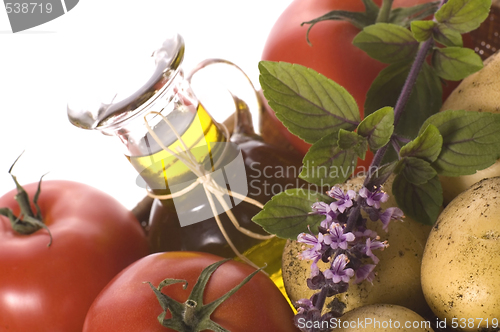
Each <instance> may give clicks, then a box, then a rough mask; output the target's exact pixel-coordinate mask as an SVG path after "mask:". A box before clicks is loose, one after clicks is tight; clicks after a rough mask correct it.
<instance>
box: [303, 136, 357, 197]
mask: <svg viewBox="0 0 500 332" xmlns="http://www.w3.org/2000/svg"><path fill="white" fill-rule="evenodd" d="M337 140H338V133H331V134H329V135H326V136H325V137H323V138H322V139H320V140H319V141H317V142H316V143H314V144H313V145H312V146H311V147H310V148H309V151H307V153H306V155H305V156H304V160H303V161H302V163H303V167H302V172H301V173H300V175H299V177H300V178H302V179H304V180H306V181H307V182H310V183H314V184H316V185H319V186H320V187H323V186H325V185H328V186H329V187H332V186H333V185H335V184H338V183H343V182H344V181H345V180H347V178H349V176H351V174H352V173H353V172H354V169H355V167H356V152H355V151H354V150H353V149H347V150H342V149H341V148H340V147H339V146H338V145H337Z"/></svg>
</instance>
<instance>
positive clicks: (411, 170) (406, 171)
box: [398, 157, 437, 184]
mask: <svg viewBox="0 0 500 332" xmlns="http://www.w3.org/2000/svg"><path fill="white" fill-rule="evenodd" d="M399 164H400V165H398V168H400V170H399V173H401V174H403V176H404V177H405V179H406V180H407V181H408V182H410V183H411V184H424V183H426V182H427V181H429V180H431V179H432V178H434V177H435V176H436V175H437V172H436V170H435V169H434V168H432V166H431V164H430V163H429V162H427V161H425V160H423V159H420V158H415V157H406V158H403V159H401V160H400V162H399Z"/></svg>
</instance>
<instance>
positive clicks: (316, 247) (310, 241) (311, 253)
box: [297, 233, 324, 277]
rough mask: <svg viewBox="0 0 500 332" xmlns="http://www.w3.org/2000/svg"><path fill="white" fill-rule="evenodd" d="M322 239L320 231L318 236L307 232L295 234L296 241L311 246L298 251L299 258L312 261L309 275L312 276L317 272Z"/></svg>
mask: <svg viewBox="0 0 500 332" xmlns="http://www.w3.org/2000/svg"><path fill="white" fill-rule="evenodd" d="M323 240H324V239H323V234H321V233H319V234H318V237H316V236H314V235H312V234H307V233H301V234H299V236H297V242H299V243H304V244H307V245H310V246H312V247H310V248H307V249H304V250H303V251H302V252H301V253H299V258H300V259H304V260H312V261H313V262H312V264H311V277H314V276H316V275H318V273H319V268H318V265H317V263H318V261H319V260H320V259H321V256H322V255H323Z"/></svg>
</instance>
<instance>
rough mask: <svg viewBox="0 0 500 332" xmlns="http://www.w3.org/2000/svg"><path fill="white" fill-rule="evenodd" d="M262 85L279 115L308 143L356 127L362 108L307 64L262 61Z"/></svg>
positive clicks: (277, 115) (289, 127) (337, 86)
mask: <svg viewBox="0 0 500 332" xmlns="http://www.w3.org/2000/svg"><path fill="white" fill-rule="evenodd" d="M259 70H260V77H259V79H260V84H261V86H262V89H263V91H264V96H265V97H266V99H267V100H268V101H269V105H270V106H271V107H272V109H273V110H274V111H275V112H276V117H277V118H278V119H279V120H280V121H281V122H283V124H284V125H285V126H286V127H287V128H288V130H289V131H290V132H291V133H292V134H295V135H297V136H298V137H300V138H302V139H303V140H304V141H306V142H308V143H314V142H316V141H317V140H319V139H320V138H322V137H323V136H325V135H327V134H329V133H331V132H338V130H339V129H341V128H342V129H346V130H354V129H355V128H356V126H357V125H358V124H359V121H360V116H359V109H358V106H357V104H356V101H355V100H354V98H353V97H352V96H351V95H350V94H349V93H348V92H347V90H345V89H344V88H343V87H341V86H340V85H339V84H337V83H335V82H334V81H332V80H330V79H328V78H326V77H325V76H323V75H321V74H319V73H317V72H315V71H314V70H312V69H309V68H306V67H304V66H300V65H295V64H290V63H285V62H271V61H261V62H260V63H259Z"/></svg>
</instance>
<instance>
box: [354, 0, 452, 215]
mask: <svg viewBox="0 0 500 332" xmlns="http://www.w3.org/2000/svg"><path fill="white" fill-rule="evenodd" d="M443 2H446V0H444V1H443ZM433 45H434V41H433V39H428V40H426V41H425V42H423V43H422V45H421V46H420V49H419V50H418V52H417V55H416V57H415V61H413V64H412V66H411V69H410V73H409V74H408V77H407V78H406V81H405V84H404V85H403V89H402V90H401V94H400V95H399V98H398V100H397V102H396V106H394V127H396V126H397V124H398V123H399V120H400V119H401V115H402V114H403V111H404V109H405V107H406V104H407V103H408V100H409V99H410V95H411V92H412V90H413V87H414V86H415V83H416V82H417V78H418V74H419V73H420V70H421V69H422V66H423V65H424V62H425V58H426V57H427V54H428V53H429V50H430V49H431V48H432V46H433ZM388 146H389V143H388V144H386V145H385V146H384V147H382V148H381V149H379V150H378V151H377V152H376V153H375V156H374V157H373V160H372V163H371V164H370V169H372V167H373V168H376V167H379V166H380V164H381V163H382V159H383V158H384V155H385V153H386V152H387V148H388ZM370 174H375V172H373V173H369V174H368V175H367V177H366V179H365V181H364V185H367V184H368V183H369V182H370V180H371V177H372V176H371V175H370ZM349 219H350V218H349Z"/></svg>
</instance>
